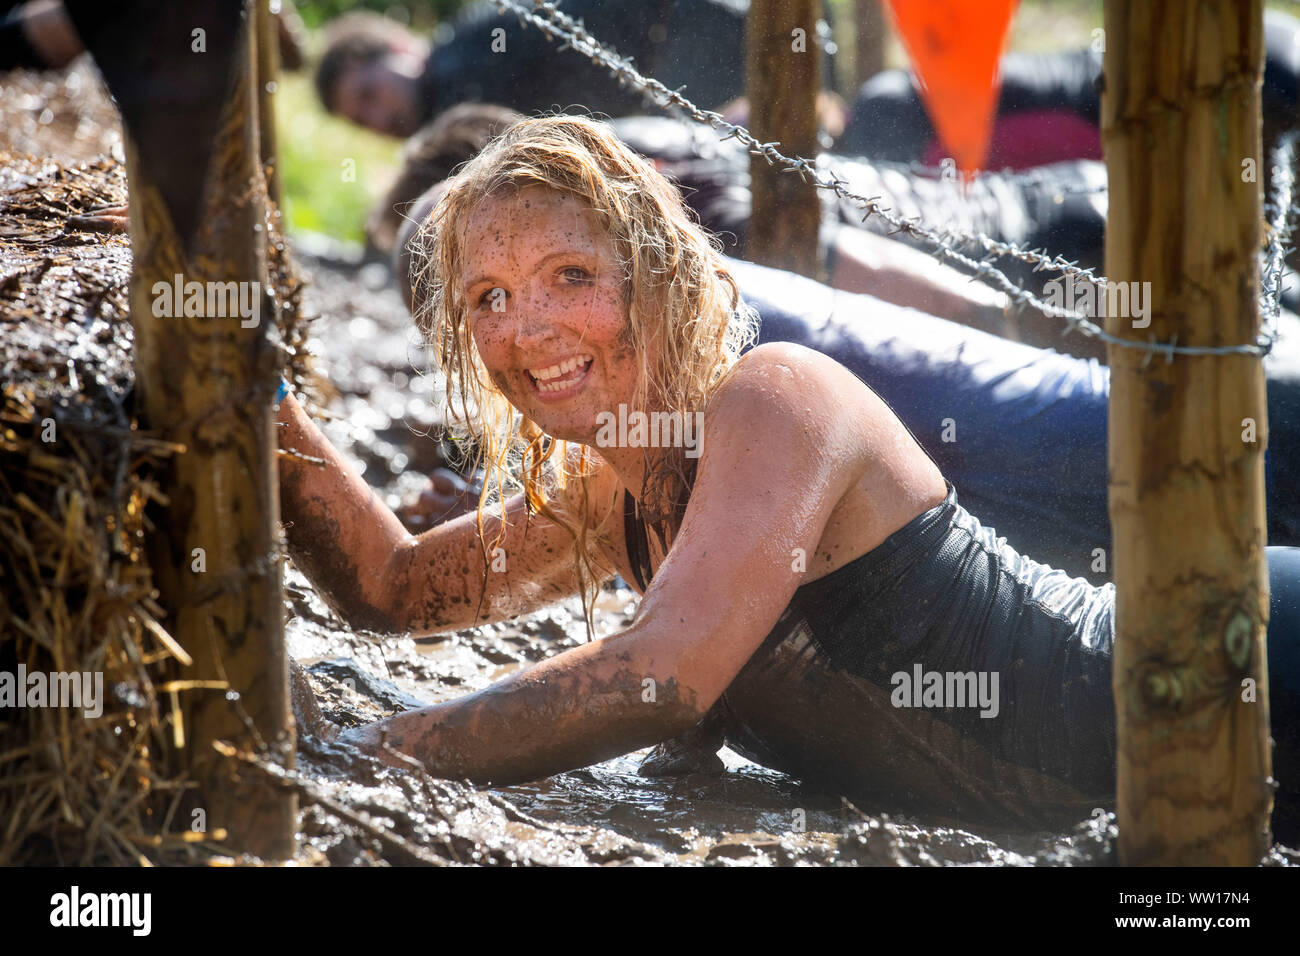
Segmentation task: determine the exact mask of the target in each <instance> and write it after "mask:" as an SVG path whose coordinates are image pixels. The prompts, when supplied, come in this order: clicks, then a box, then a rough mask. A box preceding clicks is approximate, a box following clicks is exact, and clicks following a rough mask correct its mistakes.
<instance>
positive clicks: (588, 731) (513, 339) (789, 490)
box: [279, 118, 1300, 834]
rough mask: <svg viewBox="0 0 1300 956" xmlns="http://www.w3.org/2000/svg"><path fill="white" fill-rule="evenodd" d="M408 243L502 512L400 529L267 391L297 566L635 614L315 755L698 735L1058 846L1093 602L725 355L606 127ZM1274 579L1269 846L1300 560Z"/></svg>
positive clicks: (843, 386)
mask: <svg viewBox="0 0 1300 956" xmlns="http://www.w3.org/2000/svg"><path fill="white" fill-rule="evenodd" d="M422 244H423V249H424V250H425V252H426V253H427V256H428V258H427V261H425V262H423V263H421V264H420V268H419V270H418V272H417V281H416V285H415V291H416V302H417V309H416V314H417V321H418V323H419V325H420V327H421V329H422V331H424V332H425V333H426V334H427V335H429V336H431V337H432V338H433V340H434V342H435V345H436V350H437V353H438V355H439V358H440V362H441V364H442V365H443V367H444V369H445V370H446V373H447V375H448V387H449V393H450V394H451V395H452V396H453V398H452V401H451V404H452V408H453V409H454V410H455V411H456V412H457V413H458V414H459V416H460V417H461V418H462V419H463V421H464V424H465V426H466V427H467V429H468V430H469V431H470V433H472V435H473V436H474V438H475V440H476V443H477V445H478V447H479V448H480V449H481V450H482V453H483V456H484V458H485V464H486V466H487V474H488V477H489V486H490V490H498V491H500V493H501V495H502V497H501V499H500V500H499V501H496V502H484V503H483V505H482V507H481V508H480V510H479V512H478V513H477V514H467V515H463V516H461V517H460V518H457V519H455V520H452V521H448V522H445V523H443V524H441V525H439V526H438V527H435V528H433V529H431V530H429V531H427V532H425V533H423V534H421V535H419V536H418V537H413V536H411V535H408V534H407V533H406V532H405V531H404V530H403V529H402V526H401V525H400V523H399V522H398V521H397V519H396V518H395V517H394V516H393V514H392V513H391V512H390V511H389V510H388V509H387V508H386V507H385V506H384V505H383V504H382V503H381V502H380V500H379V499H378V498H377V497H376V496H375V495H373V494H372V493H371V492H370V490H369V489H368V488H367V487H366V485H365V483H364V482H363V481H362V479H361V478H360V476H359V475H357V474H356V473H355V472H354V471H353V470H352V469H350V468H349V467H348V465H347V463H346V461H344V460H343V459H342V457H341V456H340V455H339V453H338V452H337V451H336V450H335V449H333V448H332V447H331V446H330V445H329V443H328V442H327V441H326V439H325V438H324V437H323V436H322V435H321V433H320V432H319V430H318V429H317V428H316V427H315V425H313V424H312V422H311V421H310V420H309V418H308V417H307V416H306V415H305V413H304V412H303V410H302V408H301V407H300V406H299V405H298V403H297V402H296V400H295V399H294V398H293V396H292V395H290V396H288V397H286V398H285V399H284V402H283V404H282V405H281V407H280V411H279V421H280V423H281V424H282V426H283V428H282V430H281V432H282V437H281V444H282V446H284V447H286V448H292V449H295V450H296V451H297V452H299V453H302V454H304V455H306V456H311V457H314V458H319V459H323V460H324V461H325V463H326V464H325V466H324V467H321V466H319V465H317V464H314V463H312V462H310V461H308V460H306V459H304V458H300V457H297V456H286V457H284V458H282V460H281V489H282V513H283V517H284V519H285V522H286V532H287V536H288V541H289V546H290V549H291V552H292V555H293V558H294V561H295V563H296V564H297V565H298V566H299V567H300V568H301V569H302V570H303V571H304V573H306V574H307V576H308V577H309V578H310V579H311V580H312V581H313V583H314V584H315V585H316V586H317V588H319V590H320V591H321V592H322V593H323V594H324V595H325V596H326V598H327V599H328V600H330V601H331V602H332V603H333V604H334V606H335V607H336V608H337V609H338V610H339V611H340V612H341V613H342V614H343V615H344V616H345V617H346V618H347V619H348V620H349V621H350V622H352V623H353V624H355V625H357V626H362V627H366V628H371V629H374V630H378V631H385V632H402V631H409V632H413V633H416V634H429V633H436V632H441V631H450V630H454V629H458V628H464V627H468V626H470V625H474V624H479V623H483V622H487V621H497V620H503V619H506V618H509V617H512V616H515V615H518V614H522V613H525V612H528V611H531V610H534V609H537V608H540V607H542V606H544V605H546V604H548V603H551V602H554V601H557V600H560V599H562V598H565V597H568V596H571V595H574V594H581V595H582V596H583V599H584V603H585V606H586V607H587V608H588V609H590V607H591V600H592V597H593V595H594V593H595V589H597V588H598V587H599V586H600V585H601V584H602V582H604V581H606V580H609V579H610V578H612V577H613V576H614V575H615V574H619V575H621V576H622V577H623V578H624V579H626V580H628V581H633V582H636V589H637V590H638V591H639V592H640V593H641V594H642V600H641V604H640V607H639V610H638V612H637V615H636V617H635V619H634V620H633V622H632V623H631V624H630V625H629V626H628V627H627V628H626V629H624V630H622V631H620V632H619V633H616V634H612V635H609V636H607V637H603V638H601V639H599V640H594V641H592V642H590V643H588V644H585V645H583V646H580V647H578V648H574V649H571V650H567V651H564V652H563V653H559V654H557V655H555V656H554V657H552V658H550V659H548V660H545V661H543V662H540V663H538V664H535V665H533V666H531V667H529V668H528V669H526V670H523V671H520V672H518V673H516V674H514V675H512V676H510V677H508V678H506V679H504V680H501V681H499V682H497V683H495V684H493V685H491V686H490V687H488V688H485V689H484V690H482V691H479V692H476V693H472V694H468V695H465V696H463V697H460V698H458V699H455V700H451V701H447V702H445V703H442V704H438V705H435V706H431V707H425V708H420V709H418V710H413V711H409V712H404V713H399V714H396V715H394V716H392V717H389V718H386V719H383V720H380V721H376V722H374V723H371V724H367V725H365V726H362V727H358V728H352V729H349V730H346V731H342V732H341V733H338V734H337V735H336V739H337V740H338V741H341V742H345V743H348V744H351V745H353V746H355V747H358V748H360V749H362V750H363V751H365V752H368V753H371V754H374V755H376V756H377V757H379V758H380V759H382V760H384V761H386V762H388V763H390V764H392V765H394V766H398V767H403V766H411V765H413V764H414V765H420V766H423V767H424V768H426V769H427V770H428V771H429V772H430V773H432V774H435V775H440V776H446V777H458V778H469V779H471V780H474V781H476V782H480V783H485V784H486V783H491V784H496V785H505V784H510V783H515V782H520V781H526V780H533V779H537V778H540V777H545V776H548V775H550V774H554V773H558V772H561V771H565V770H569V769H573V768H577V767H582V766H586V765H589V764H592V763H596V762H598V761H601V760H605V759H608V758H611V757H614V756H616V755H619V754H624V753H628V752H630V751H634V750H637V749H639V748H643V747H647V746H651V745H655V744H659V743H661V742H664V741H668V740H671V739H673V738H677V737H678V736H679V735H690V736H695V737H697V738H698V739H699V740H701V741H702V742H703V744H704V747H705V749H706V750H707V749H708V748H710V747H716V746H717V745H719V744H720V743H721V742H722V741H723V740H725V741H726V742H727V743H728V744H729V745H730V746H732V747H733V748H734V749H736V750H737V751H739V752H740V753H742V754H744V755H746V756H749V757H750V758H751V759H754V760H757V761H758V762H760V763H763V764H765V765H767V766H770V767H773V768H775V769H777V770H781V771H784V772H787V773H789V774H791V775H792V776H794V777H797V778H800V779H802V780H803V781H805V782H806V783H808V784H810V785H813V786H815V787H818V788H825V789H828V790H831V791H835V792H839V793H842V794H844V795H846V796H849V797H850V798H851V799H853V800H854V801H855V802H857V803H858V804H859V805H860V806H864V805H865V806H870V807H872V808H879V809H882V810H885V809H894V810H905V811H910V812H933V813H943V814H945V815H947V816H950V817H955V818H958V819H965V820H971V821H979V820H988V821H996V822H1000V823H1010V822H1015V823H1022V824H1047V825H1057V824H1062V823H1070V822H1077V821H1078V820H1080V819H1083V818H1084V817H1087V816H1088V814H1089V813H1090V812H1091V810H1092V808H1094V807H1097V806H1107V805H1110V804H1112V803H1113V797H1114V790H1115V727H1114V703H1113V700H1112V694H1111V649H1112V642H1113V610H1114V591H1113V590H1112V589H1111V588H1110V587H1109V586H1107V587H1101V588H1097V587H1092V586H1090V585H1088V584H1087V583H1086V582H1084V581H1081V580H1077V579H1071V578H1070V577H1068V576H1067V575H1066V574H1064V573H1062V572H1059V571H1054V570H1053V569H1051V568H1049V567H1046V566H1044V565H1041V564H1038V563H1036V562H1034V561H1032V560H1030V559H1029V558H1027V557H1024V556H1022V555H1020V554H1018V553H1016V551H1014V550H1013V549H1012V548H1011V547H1010V546H1009V545H1008V544H1006V543H1004V542H1002V541H1001V540H999V539H997V537H996V536H995V534H994V532H993V530H992V529H991V528H985V527H983V526H982V525H981V524H980V523H979V521H978V520H977V519H976V518H975V517H974V516H972V515H971V514H969V513H968V512H966V511H965V510H964V509H963V507H962V506H961V505H960V504H959V503H958V500H957V490H956V489H955V488H954V487H953V485H952V484H951V482H949V481H947V480H945V478H944V476H943V474H942V473H941V472H940V470H939V468H938V467H936V465H935V464H934V462H933V461H931V460H930V458H929V457H927V455H926V454H925V453H924V451H923V450H922V449H921V447H920V445H918V444H917V442H916V441H915V439H914V438H913V437H912V435H911V434H910V433H909V432H908V430H907V429H906V428H905V427H904V426H903V425H902V423H901V422H900V421H899V420H898V418H897V417H896V416H895V415H894V414H893V412H892V411H891V410H890V409H889V407H888V406H887V405H886V404H885V403H884V402H883V401H882V400H881V399H880V398H879V397H877V396H876V394H875V393H874V392H873V391H872V390H871V388H870V387H869V385H868V384H867V383H864V382H863V381H861V380H860V379H858V378H857V377H855V376H854V375H853V374H852V373H851V372H849V371H848V370H847V369H845V368H844V367H842V366H840V365H839V364H837V363H836V362H834V361H833V360H831V359H829V358H827V357H826V356H824V355H821V354H818V353H816V352H813V351H811V350H808V349H805V348H801V347H798V346H794V345H784V344H782V345H776V344H771V345H766V346H760V347H758V348H754V349H753V350H752V351H749V352H748V353H746V354H744V355H743V356H741V351H742V349H743V347H744V345H745V344H746V341H747V339H748V338H749V337H751V336H752V332H753V317H752V315H751V313H750V312H749V310H748V308H747V307H746V306H745V305H744V304H743V302H742V301H741V299H740V296H739V295H738V292H737V288H736V284H735V281H734V280H733V279H732V277H731V276H730V275H729V273H728V271H727V269H726V267H725V265H724V264H723V262H722V260H721V258H720V257H719V255H718V253H717V252H716V251H715V249H714V247H713V246H712V245H711V244H710V242H709V240H708V239H707V237H706V236H705V234H704V233H703V232H702V231H701V230H700V229H699V227H698V226H697V225H695V224H694V223H693V222H692V220H691V218H690V216H689V214H688V213H687V212H686V210H685V208H684V206H683V204H682V202H681V198H680V196H679V194H678V193H677V192H676V190H675V189H674V188H673V187H672V185H671V184H670V183H668V182H667V181H666V180H665V179H664V178H663V177H662V176H661V175H659V174H658V173H656V172H655V171H654V170H653V168H651V167H650V165H649V164H647V163H646V162H645V161H644V160H642V159H640V158H639V157H637V156H636V155H635V154H634V153H633V152H632V151H631V150H629V149H628V148H627V147H626V146H624V145H623V144H622V143H621V142H620V141H619V140H618V139H617V138H616V137H615V136H614V135H613V134H612V133H611V132H610V131H609V130H608V129H607V128H605V127H602V126H600V125H599V124H596V123H593V122H590V121H587V120H583V119H577V118H549V119H536V120H529V121H527V122H524V123H520V124H518V125H516V126H514V127H512V128H511V129H510V130H508V131H507V132H506V133H505V134H503V136H502V137H501V138H499V139H498V140H496V141H495V142H494V143H492V144H491V145H490V146H489V147H488V148H487V149H486V150H485V151H484V152H483V153H481V154H480V155H479V156H478V157H477V158H476V159H475V160H473V161H472V162H471V163H470V164H469V165H468V166H466V167H465V169H464V170H463V171H462V172H460V173H459V174H458V175H457V176H456V177H455V178H454V179H453V180H452V181H451V183H450V185H449V187H448V190H447V192H446V194H445V195H444V196H443V198H442V200H441V201H440V202H439V204H438V206H437V207H436V208H435V210H434V212H433V215H432V216H431V217H430V220H429V222H428V223H427V224H426V226H425V227H424V232H423V234H422ZM656 413H658V415H659V416H660V417H659V418H658V419H656V420H658V421H660V422H661V424H662V421H663V419H662V416H664V415H669V416H674V415H675V416H676V418H677V420H678V421H679V422H680V423H681V425H682V427H681V428H679V429H677V430H676V431H675V433H673V435H671V436H670V439H671V440H668V441H655V442H653V443H652V442H650V441H648V440H647V435H646V431H645V429H644V424H645V420H646V418H647V417H649V416H651V415H654V414H656ZM659 437H663V436H662V433H661V434H660V436H659ZM515 488H517V489H519V490H518V491H514V489H515ZM1269 561H1270V575H1271V580H1272V588H1273V592H1272V593H1273V605H1272V611H1271V621H1270V633H1269V651H1270V657H1271V660H1270V662H1269V663H1270V664H1271V665H1272V669H1271V672H1270V677H1269V679H1270V690H1271V693H1272V694H1273V697H1272V720H1273V733H1274V736H1275V738H1276V739H1277V742H1278V747H1277V756H1276V758H1275V764H1274V766H1275V776H1276V777H1277V778H1278V779H1279V780H1280V781H1281V790H1280V791H1279V794H1278V808H1279V809H1278V813H1279V817H1278V820H1279V825H1278V832H1279V834H1281V833H1282V832H1283V828H1282V826H1281V825H1280V822H1281V821H1282V820H1286V821H1289V820H1290V819H1291V817H1290V816H1288V814H1291V813H1293V812H1294V809H1295V790H1296V788H1295V780H1296V770H1297V768H1296V766H1295V756H1296V753H1297V749H1300V748H1297V741H1296V736H1295V735H1296V733H1297V728H1300V721H1297V720H1296V717H1297V716H1300V714H1298V713H1297V708H1296V699H1297V697H1296V694H1295V690H1296V681H1295V677H1296V674H1295V669H1294V668H1286V667H1283V664H1282V662H1283V661H1284V660H1286V661H1290V660H1293V659H1294V657H1295V643H1296V640H1297V636H1298V635H1300V552H1297V551H1295V550H1291V549H1271V550H1270V553H1269ZM588 616H589V620H590V611H588ZM1223 666H1224V667H1225V668H1226V667H1228V664H1227V662H1226V661H1224V662H1223ZM1264 666H1265V663H1264V662H1263V661H1257V662H1255V663H1254V668H1255V670H1256V671H1258V670H1262V668H1263V667H1264ZM918 672H920V673H921V675H922V677H923V680H924V682H925V684H926V685H927V686H929V685H930V684H931V683H932V681H931V679H930V678H929V677H928V676H925V675H930V674H939V675H944V674H949V673H953V674H960V675H969V676H970V677H971V678H972V679H973V680H972V681H971V682H969V683H968V684H967V685H963V686H967V687H968V689H969V690H970V694H969V697H967V698H965V699H964V700H963V701H961V702H958V701H955V700H946V701H945V703H946V704H947V705H948V706H934V702H933V701H929V703H927V701H928V700H929V695H928V694H921V693H919V688H910V687H905V686H903V685H904V684H907V683H908V682H909V681H911V680H912V677H913V675H915V674H917V673H918ZM900 675H901V677H902V681H901V682H900V679H899V678H900ZM1261 676H1262V675H1261ZM981 692H982V696H981ZM963 703H964V704H965V706H962V704H963ZM972 705H973V706H972Z"/></svg>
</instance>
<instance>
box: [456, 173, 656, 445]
mask: <svg viewBox="0 0 1300 956" xmlns="http://www.w3.org/2000/svg"><path fill="white" fill-rule="evenodd" d="M465 237H466V238H465V250H464V262H465V274H464V276H463V277H462V281H463V282H464V290H465V296H466V300H467V305H468V307H469V316H468V319H469V324H470V329H471V331H472V333H473V336H474V344H475V346H476V347H477V349H478V352H479V355H480V356H481V357H482V359H483V364H484V365H485V366H486V368H487V370H488V374H489V375H490V376H491V378H492V381H493V383H494V384H495V385H496V386H497V388H499V389H500V390H501V393H502V394H503V395H504V396H505V397H506V399H507V400H509V401H510V403H511V404H512V405H514V406H515V407H516V408H517V409H519V410H520V411H521V412H523V413H524V414H525V415H527V416H528V417H529V418H530V419H532V420H533V421H534V422H536V423H537V424H538V425H540V426H541V427H542V428H543V429H544V430H545V431H546V432H547V433H548V434H550V435H553V436H554V437H556V438H562V439H567V440H570V441H578V442H581V443H583V444H587V445H591V444H593V443H594V437H595V435H596V432H597V424H598V421H599V419H598V416H599V414H600V413H601V412H606V411H609V410H611V409H615V408H617V407H618V405H619V403H620V402H629V401H630V400H631V396H632V392H633V390H634V388H635V384H636V381H637V377H638V374H639V364H638V361H637V356H636V353H635V350H634V349H633V347H632V345H631V343H630V335H629V326H628V312H627V306H626V304H625V303H624V300H623V282H622V276H621V271H620V269H619V268H618V263H617V259H616V256H615V253H614V246H613V243H612V242H611V240H610V237H609V235H608V234H607V233H606V232H605V230H604V229H603V228H601V226H600V225H599V224H598V222H597V221H596V217H595V215H594V214H593V213H592V212H591V211H590V210H588V209H587V208H586V207H585V205H584V204H583V203H582V202H581V201H579V200H578V199H576V198H575V197H573V196H570V195H567V194H562V193H558V192H555V191H552V190H550V189H546V188H542V187H535V186H534V187H528V188H525V189H522V190H519V191H517V192H510V193H507V194H504V195H501V196H498V197H494V198H491V199H489V200H488V201H486V202H485V203H483V204H482V205H481V206H479V208H478V209H477V210H476V211H475V213H474V214H473V216H472V218H471V219H470V221H469V223H468V228H467V229H466V233H465Z"/></svg>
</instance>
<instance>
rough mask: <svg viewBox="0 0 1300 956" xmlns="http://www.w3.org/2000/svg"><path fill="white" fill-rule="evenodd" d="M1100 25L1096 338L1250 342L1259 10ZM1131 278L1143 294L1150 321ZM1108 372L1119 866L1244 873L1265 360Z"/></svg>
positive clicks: (1256, 788) (1184, 360)
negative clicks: (1101, 160)
mask: <svg viewBox="0 0 1300 956" xmlns="http://www.w3.org/2000/svg"><path fill="white" fill-rule="evenodd" d="M1105 25H1106V55H1105V94H1104V96H1103V99H1102V137H1103V142H1104V145H1105V153H1106V165H1107V168H1108V170H1109V175H1110V218H1109V223H1108V227H1107V233H1106V274H1107V275H1108V276H1109V278H1110V280H1111V283H1110V288H1111V292H1112V297H1113V304H1115V305H1118V296H1113V293H1114V292H1115V291H1116V287H1117V285H1118V284H1125V289H1126V291H1128V292H1129V293H1130V309H1129V313H1130V314H1109V315H1108V318H1107V323H1106V325H1107V329H1108V331H1110V332H1111V333H1112V334H1114V335H1118V336H1123V337H1124V338H1129V339H1135V340H1138V341H1143V340H1147V339H1149V338H1155V339H1158V340H1159V341H1162V342H1169V341H1170V340H1171V339H1173V338H1174V336H1177V342H1178V344H1179V345H1205V346H1223V345H1237V344H1245V343H1253V342H1254V341H1255V336H1256V334H1257V332H1258V329H1259V325H1260V315H1259V305H1258V294H1259V276H1258V269H1259V267H1258V264H1257V252H1258V250H1259V248H1260V240H1261V229H1262V227H1261V221H1262V206H1261V201H1260V191H1259V185H1258V183H1257V182H1256V179H1257V177H1256V176H1246V175H1243V173H1244V171H1245V168H1246V166H1245V165H1244V163H1245V161H1246V160H1252V161H1253V163H1254V165H1255V167H1257V168H1258V167H1262V166H1263V165H1264V157H1263V156H1262V146H1261V140H1260V78H1261V72H1262V64H1263V10H1262V0H1202V2H1199V3H1196V4H1187V3H1184V2H1182V0H1147V2H1142V3H1132V2H1130V0H1106V4H1105ZM1129 283H1149V286H1145V288H1146V289H1148V290H1149V295H1147V296H1146V297H1145V298H1146V303H1147V308H1149V321H1150V326H1149V327H1145V328H1144V327H1142V324H1143V323H1144V322H1145V321H1146V320H1145V319H1143V318H1141V317H1139V316H1135V315H1132V314H1131V313H1132V312H1133V310H1132V308H1131V293H1132V292H1133V291H1134V287H1132V286H1129V285H1127V284H1129ZM1136 288H1137V289H1138V290H1141V289H1143V288H1144V287H1143V286H1137V287H1136ZM1114 311H1118V310H1112V313H1113V312H1114ZM1109 362H1110V368H1111V391H1110V469H1111V479H1110V516H1111V525H1112V528H1113V532H1114V541H1115V555H1114V573H1115V581H1116V584H1117V588H1118V595H1117V606H1116V646H1115V656H1114V662H1115V671H1114V689H1115V700H1116V710H1117V720H1118V727H1117V730H1118V735H1119V759H1118V803H1119V834H1120V859H1121V861H1122V862H1123V863H1126V864H1165V865H1171V864H1172V865H1198V866H1206V865H1237V866H1244V865H1252V864H1255V863H1256V862H1258V861H1259V859H1260V858H1261V857H1262V856H1263V855H1264V854H1265V853H1266V852H1267V850H1268V848H1269V846H1270V843H1271V840H1270V835H1269V825H1268V823H1269V813H1270V810H1271V804H1272V797H1271V793H1270V790H1269V785H1268V783H1267V780H1268V777H1269V774H1270V766H1271V760H1270V752H1269V715H1268V679H1267V669H1266V661H1267V657H1266V654H1265V646H1264V632H1265V628H1266V625H1267V621H1268V573H1267V565H1266V558H1265V552H1264V544H1265V530H1264V529H1265V524H1264V447H1265V442H1266V440H1267V427H1268V423H1267V413H1266V407H1265V398H1264V373H1263V369H1262V365H1261V362H1260V361H1259V359H1257V358H1253V357H1248V356H1217V355H1216V356H1194V357H1193V356H1187V355H1178V356H1175V357H1174V358H1173V359H1172V361H1168V362H1166V360H1165V359H1164V358H1163V357H1160V356H1154V357H1150V358H1149V359H1148V357H1147V355H1146V354H1144V353H1143V352H1141V351H1137V350H1134V349H1130V348H1122V347H1116V346H1111V347H1110V348H1109Z"/></svg>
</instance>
